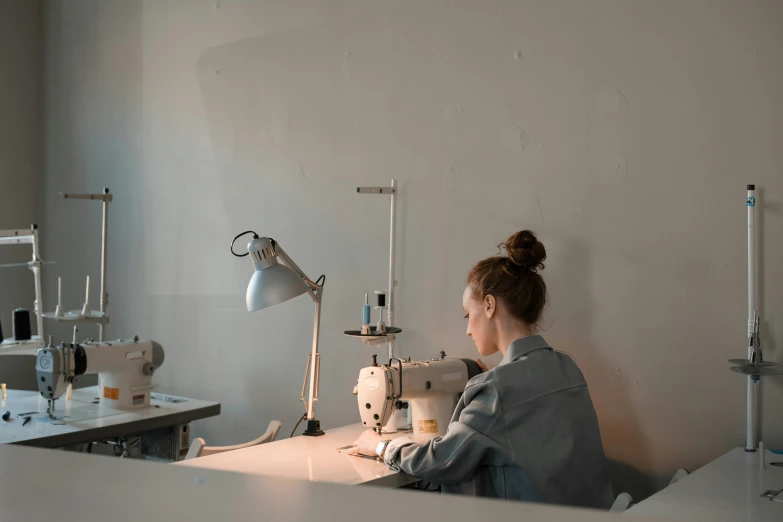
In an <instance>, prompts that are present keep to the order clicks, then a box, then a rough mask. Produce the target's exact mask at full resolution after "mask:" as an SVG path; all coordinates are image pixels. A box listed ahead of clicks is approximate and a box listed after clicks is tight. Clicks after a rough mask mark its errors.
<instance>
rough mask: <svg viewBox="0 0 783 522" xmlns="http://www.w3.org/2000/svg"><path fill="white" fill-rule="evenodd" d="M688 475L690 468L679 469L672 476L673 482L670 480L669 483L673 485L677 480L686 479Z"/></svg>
mask: <svg viewBox="0 0 783 522" xmlns="http://www.w3.org/2000/svg"><path fill="white" fill-rule="evenodd" d="M688 475H690V473H688V470H686V469H678V470H677V473H675V474H674V476H673V477H672V480H671V482H669V485H670V486H671V485H672V484H674V483H675V482H677V481H679V480H682V479H684V478H685V477H687V476H688Z"/></svg>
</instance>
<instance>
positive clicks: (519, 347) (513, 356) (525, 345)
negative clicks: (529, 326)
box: [500, 335, 552, 364]
mask: <svg viewBox="0 0 783 522" xmlns="http://www.w3.org/2000/svg"><path fill="white" fill-rule="evenodd" d="M551 349H552V347H551V346H549V345H548V344H547V342H546V341H545V340H544V338H543V337H541V336H540V335H529V336H527V337H521V338H519V339H517V340H516V341H513V342H512V343H511V344H510V345H508V350H506V355H504V356H503V360H502V361H500V364H506V363H510V362H512V361H516V360H517V359H519V358H521V357H524V356H525V355H527V354H529V353H531V352H535V351H536V350H551Z"/></svg>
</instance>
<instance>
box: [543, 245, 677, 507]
mask: <svg viewBox="0 0 783 522" xmlns="http://www.w3.org/2000/svg"><path fill="white" fill-rule="evenodd" d="M553 268H555V270H556V274H557V275H558V276H560V277H559V278H558V277H554V278H553V279H552V281H551V283H550V296H551V295H552V294H555V295H558V296H559V297H558V298H557V310H558V314H557V318H556V321H557V323H559V324H558V330H559V331H561V332H566V333H567V334H568V333H570V335H569V338H566V339H560V340H555V342H556V343H557V345H558V346H563V347H567V348H566V349H567V350H571V347H573V352H572V354H573V357H574V359H575V360H576V362H577V364H578V365H579V367H580V368H581V370H582V372H583V373H584V375H585V378H586V379H587V382H588V385H590V384H593V383H603V384H602V385H601V386H591V387H590V394H591V396H592V399H593V403H594V405H595V408H596V412H597V413H598V420H599V424H600V426H601V438H602V441H603V445H604V452H605V453H606V456H607V458H608V460H609V473H610V479H611V481H612V487H613V488H614V491H615V494H619V493H623V492H625V493H629V494H630V495H631V496H632V497H633V498H634V501H637V502H638V501H640V500H642V499H644V498H646V497H648V496H650V495H651V494H653V493H654V492H656V491H658V490H659V489H661V488H662V487H664V486H665V485H666V484H667V483H668V481H666V480H665V479H663V478H657V477H653V476H651V475H647V474H645V473H643V472H641V471H639V469H637V468H636V467H634V466H632V465H631V464H629V463H628V462H629V461H631V460H633V462H635V463H637V464H639V465H641V466H643V467H646V468H649V467H650V466H649V465H650V464H651V460H652V455H651V453H652V451H651V447H650V443H649V441H648V440H647V439H646V437H645V436H644V435H643V433H642V430H641V426H640V424H639V421H638V419H637V417H636V415H635V409H634V405H633V404H632V402H631V399H630V397H629V396H628V394H626V393H624V391H625V390H627V384H628V383H627V382H625V381H626V379H627V377H626V376H625V374H624V373H623V372H617V371H615V366H616V365H615V364H613V363H612V362H611V361H609V360H607V359H606V358H605V357H604V356H603V355H602V353H601V350H600V349H599V347H598V345H597V344H596V343H595V342H594V338H595V332H594V331H593V325H594V324H595V317H594V315H595V314H594V310H595V306H596V300H595V295H594V293H593V289H592V288H591V285H590V281H592V279H593V277H592V271H593V259H592V253H591V251H590V249H589V248H588V245H587V243H586V242H585V241H584V240H582V239H579V238H576V237H571V238H566V239H564V240H562V250H561V251H560V252H559V254H558V260H557V266H556V267H553ZM631 456H633V459H631V458H630V457H631Z"/></svg>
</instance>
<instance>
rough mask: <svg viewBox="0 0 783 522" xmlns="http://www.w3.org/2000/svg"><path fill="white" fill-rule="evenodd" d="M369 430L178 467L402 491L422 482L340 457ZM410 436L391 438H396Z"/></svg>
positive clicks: (349, 429) (375, 463) (377, 464)
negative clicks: (403, 488)
mask: <svg viewBox="0 0 783 522" xmlns="http://www.w3.org/2000/svg"><path fill="white" fill-rule="evenodd" d="M366 429H367V428H366V427H364V426H363V425H361V424H352V425H350V426H343V427H342V428H336V429H333V430H326V434H325V435H322V436H320V437H305V436H303V435H302V436H299V437H293V438H290V439H281V440H276V441H274V442H269V443H266V444H260V445H258V446H254V447H251V448H246V449H242V450H236V451H228V452H226V453H218V454H216V455H210V456H208V457H200V458H197V459H192V460H186V461H183V462H178V463H177V465H178V466H190V467H194V468H202V469H212V470H221V471H233V472H237V473H247V474H251V475H271V476H277V477H286V478H293V479H300V480H307V481H310V482H332V483H337V484H345V485H351V486H353V485H358V484H370V485H373V486H385V487H391V488H399V487H403V486H407V485H409V484H413V483H414V482H418V479H417V478H415V477H412V476H410V475H408V474H406V473H397V472H396V471H394V470H391V469H389V467H388V466H387V465H386V464H385V463H383V462H382V461H380V460H376V459H371V458H365V457H357V456H353V455H348V454H345V453H340V452H339V451H338V448H343V447H345V446H350V445H352V444H353V442H354V441H355V440H356V439H357V438H358V437H359V435H361V433H362V432H363V431H364V430H366ZM405 435H408V433H394V434H389V435H388V438H396V437H401V436H405Z"/></svg>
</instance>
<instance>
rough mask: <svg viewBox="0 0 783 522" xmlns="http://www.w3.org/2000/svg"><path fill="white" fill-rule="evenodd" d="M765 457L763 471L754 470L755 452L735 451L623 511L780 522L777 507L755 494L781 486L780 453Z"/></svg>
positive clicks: (781, 507) (781, 508)
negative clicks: (776, 465) (776, 463)
mask: <svg viewBox="0 0 783 522" xmlns="http://www.w3.org/2000/svg"><path fill="white" fill-rule="evenodd" d="M766 454H767V469H766V470H760V469H759V454H758V453H748V452H746V451H745V450H744V449H743V448H735V449H733V450H731V451H730V452H728V453H726V454H725V455H723V456H722V457H720V458H718V459H717V460H714V461H712V462H710V463H709V464H707V465H706V466H704V467H702V468H700V469H698V470H697V471H696V472H694V473H692V474H690V475H688V476H687V477H685V478H683V479H682V480H680V481H678V482H676V483H674V484H672V485H671V486H669V487H667V488H665V489H663V490H662V491H660V492H658V493H656V494H655V495H653V496H651V497H650V498H648V499H647V500H644V501H643V502H640V503H639V504H636V505H635V506H632V507H631V509H630V510H629V511H628V512H629V513H633V514H635V515H649V516H655V517H660V518H677V519H682V520H692V521H698V522H701V521H705V522H707V521H709V522H721V521H726V522H739V521H743V520H744V521H748V522H766V521H769V522H772V521H774V522H780V521H782V520H783V504H781V503H778V502H773V501H771V500H769V499H768V498H763V497H762V496H761V494H762V493H764V492H765V491H767V490H776V491H778V490H780V489H781V488H783V468H780V467H775V466H770V464H769V463H770V462H783V455H775V454H773V453H771V452H769V451H767V452H766Z"/></svg>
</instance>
